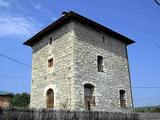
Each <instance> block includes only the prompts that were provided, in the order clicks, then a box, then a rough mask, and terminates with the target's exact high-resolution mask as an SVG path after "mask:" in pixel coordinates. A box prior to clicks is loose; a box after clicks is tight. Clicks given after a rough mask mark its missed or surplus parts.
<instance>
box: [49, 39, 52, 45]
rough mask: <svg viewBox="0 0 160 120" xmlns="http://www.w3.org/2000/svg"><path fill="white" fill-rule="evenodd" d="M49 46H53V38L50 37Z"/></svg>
mask: <svg viewBox="0 0 160 120" xmlns="http://www.w3.org/2000/svg"><path fill="white" fill-rule="evenodd" d="M49 44H50V45H51V44H52V37H50V39H49Z"/></svg>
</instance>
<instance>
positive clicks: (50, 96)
mask: <svg viewBox="0 0 160 120" xmlns="http://www.w3.org/2000/svg"><path fill="white" fill-rule="evenodd" d="M46 103H47V108H54V92H53V90H52V89H48V90H47V93H46Z"/></svg>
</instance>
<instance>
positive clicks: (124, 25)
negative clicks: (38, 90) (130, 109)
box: [0, 0, 160, 107]
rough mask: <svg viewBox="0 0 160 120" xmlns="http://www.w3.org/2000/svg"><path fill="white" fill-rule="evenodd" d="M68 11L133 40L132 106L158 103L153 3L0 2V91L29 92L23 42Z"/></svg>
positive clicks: (158, 15)
mask: <svg viewBox="0 0 160 120" xmlns="http://www.w3.org/2000/svg"><path fill="white" fill-rule="evenodd" d="M70 10H72V11H75V12H77V13H79V14H81V15H83V16H85V17H88V18H89V19H92V20H94V21H96V22H98V23H100V24H102V25H104V26H106V27H108V28H110V29H112V30H114V31H116V32H118V33H120V34H122V35H124V36H127V37H129V38H131V39H133V40H135V41H136V43H135V44H132V45H130V46H128V54H129V65H130V72H131V81H132V92H133V100H134V106H135V107H140V106H151V105H152V106H153V105H160V94H159V93H160V63H159V61H160V6H158V5H157V4H156V3H155V2H154V0H0V66H1V67H0V91H8V92H13V93H22V92H27V93H30V84H31V68H30V67H28V66H31V64H32V50H31V48H30V47H28V46H24V45H23V44H22V43H23V42H24V41H26V40H27V39H29V38H31V37H32V36H33V35H34V34H36V33H37V32H38V31H40V30H42V29H43V28H45V27H46V26H47V25H49V24H51V23H52V22H54V21H55V20H57V19H58V18H60V17H61V16H62V15H61V13H62V12H63V11H70ZM3 55H5V56H8V57H10V58H13V59H15V60H17V61H20V62H22V63H24V64H25V65H28V66H24V65H22V64H19V63H17V62H14V61H13V60H9V59H7V58H5V57H4V56H3ZM143 87H144V88H143Z"/></svg>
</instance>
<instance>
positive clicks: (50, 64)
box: [48, 58, 53, 68]
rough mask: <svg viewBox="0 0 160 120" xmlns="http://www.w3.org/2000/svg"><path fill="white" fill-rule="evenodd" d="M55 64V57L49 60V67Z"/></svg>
mask: <svg viewBox="0 0 160 120" xmlns="http://www.w3.org/2000/svg"><path fill="white" fill-rule="evenodd" d="M52 66H53V58H51V59H49V60H48V68H50V67H52Z"/></svg>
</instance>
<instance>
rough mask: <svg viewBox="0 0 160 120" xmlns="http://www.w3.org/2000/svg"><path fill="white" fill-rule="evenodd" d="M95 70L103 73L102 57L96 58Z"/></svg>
mask: <svg viewBox="0 0 160 120" xmlns="http://www.w3.org/2000/svg"><path fill="white" fill-rule="evenodd" d="M97 68H98V72H103V57H102V56H98V57H97Z"/></svg>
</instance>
